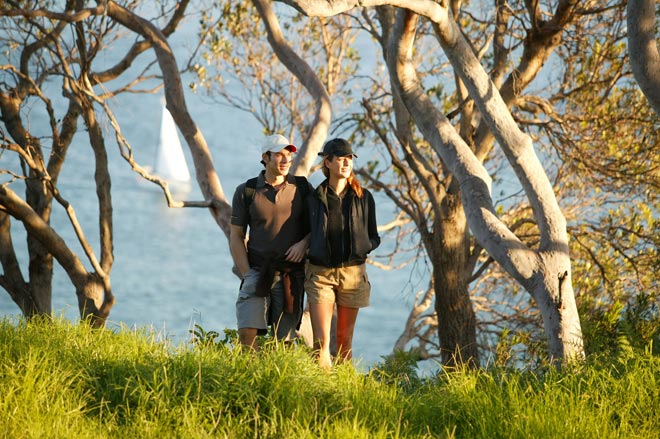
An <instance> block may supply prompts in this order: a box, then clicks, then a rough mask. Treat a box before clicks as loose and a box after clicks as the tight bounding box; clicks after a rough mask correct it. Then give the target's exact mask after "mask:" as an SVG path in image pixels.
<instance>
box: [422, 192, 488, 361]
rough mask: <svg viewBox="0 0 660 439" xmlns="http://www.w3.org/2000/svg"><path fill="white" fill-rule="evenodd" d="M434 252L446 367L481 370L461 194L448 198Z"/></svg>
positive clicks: (444, 204)
mask: <svg viewBox="0 0 660 439" xmlns="http://www.w3.org/2000/svg"><path fill="white" fill-rule="evenodd" d="M443 210H444V211H445V214H444V215H443V217H442V218H438V219H437V220H436V221H435V230H434V237H433V241H434V245H433V250H432V252H431V258H432V264H433V281H434V286H435V311H436V314H437V316H438V337H439V339H440V350H441V355H442V364H443V365H444V366H449V367H454V366H458V365H461V364H463V365H467V366H469V367H478V365H479V351H478V349H477V335H476V334H477V333H476V317H475V314H474V309H473V308H472V302H471V301H470V293H469V289H468V287H469V285H468V281H469V278H470V274H471V273H470V264H469V263H468V259H469V257H470V245H469V243H470V236H469V233H468V227H467V220H466V218H465V212H464V211H463V203H462V202H461V196H460V193H459V194H447V196H445V198H444V200H443Z"/></svg>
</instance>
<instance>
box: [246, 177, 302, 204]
mask: <svg viewBox="0 0 660 439" xmlns="http://www.w3.org/2000/svg"><path fill="white" fill-rule="evenodd" d="M257 178H259V177H254V178H251V179H249V180H248V181H246V182H245V189H244V190H243V200H244V202H245V208H246V209H247V210H248V212H249V211H250V210H249V209H250V204H252V200H254V196H255V195H256V193H257ZM294 178H295V179H296V189H297V190H298V191H300V196H302V199H303V200H304V199H305V198H306V197H307V194H308V193H309V183H308V182H307V178H305V177H303V176H300V175H295V176H294Z"/></svg>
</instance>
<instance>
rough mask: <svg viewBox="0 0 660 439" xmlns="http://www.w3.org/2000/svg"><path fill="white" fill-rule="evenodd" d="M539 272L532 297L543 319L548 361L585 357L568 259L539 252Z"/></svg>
mask: <svg viewBox="0 0 660 439" xmlns="http://www.w3.org/2000/svg"><path fill="white" fill-rule="evenodd" d="M540 256H541V259H542V260H543V264H541V267H542V271H540V272H539V274H538V276H536V279H535V284H536V285H535V286H534V288H533V289H532V291H531V292H532V295H533V297H534V299H535V302H536V304H537V305H538V307H539V310H540V311H541V315H542V317H543V326H544V329H545V333H546V336H547V340H548V354H549V357H550V360H551V361H555V362H560V361H561V360H563V361H572V360H575V359H581V358H583V357H584V346H583V341H582V327H581V324H580V316H579V315H578V311H577V306H576V304H575V293H574V291H573V283H572V281H571V270H570V262H571V261H570V258H569V257H568V255H567V254H565V253H563V252H559V251H557V252H542V253H541V254H540Z"/></svg>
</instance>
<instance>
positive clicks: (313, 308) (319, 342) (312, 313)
mask: <svg viewBox="0 0 660 439" xmlns="http://www.w3.org/2000/svg"><path fill="white" fill-rule="evenodd" d="M334 309H335V304H334V303H310V304H309V317H310V320H311V321H312V334H313V335H314V349H316V350H318V356H319V366H321V367H322V368H324V369H327V368H330V367H332V358H331V357H330V326H331V324H332V314H333V312H334Z"/></svg>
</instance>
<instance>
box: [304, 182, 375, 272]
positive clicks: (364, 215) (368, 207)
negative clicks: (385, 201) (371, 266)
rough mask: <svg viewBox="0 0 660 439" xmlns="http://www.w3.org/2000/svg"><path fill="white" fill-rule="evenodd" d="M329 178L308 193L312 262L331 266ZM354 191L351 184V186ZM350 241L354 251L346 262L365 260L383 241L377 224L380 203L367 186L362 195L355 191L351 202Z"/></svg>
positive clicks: (310, 257)
mask: <svg viewBox="0 0 660 439" xmlns="http://www.w3.org/2000/svg"><path fill="white" fill-rule="evenodd" d="M327 187H328V180H325V181H323V183H321V184H320V185H319V186H318V187H317V188H316V190H314V191H313V192H312V193H311V194H309V195H308V196H307V207H308V213H309V225H310V231H311V240H310V243H309V254H308V256H309V262H310V263H312V264H314V265H321V266H323V267H331V266H332V265H331V262H330V245H329V243H328V200H327V196H326V193H327ZM347 190H350V191H352V190H353V189H351V188H350V187H349V188H348V189H347ZM349 225H350V231H349V233H350V242H351V251H350V256H349V260H348V261H344V264H345V265H357V264H361V263H364V261H366V259H367V254H368V253H369V252H370V251H372V250H374V249H375V248H376V247H378V246H379V245H380V236H378V230H377V224H376V204H375V203H374V198H373V196H372V195H371V193H370V192H369V191H368V190H366V189H363V190H362V198H358V197H357V195H355V194H353V196H352V197H351V206H350V219H349Z"/></svg>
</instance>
